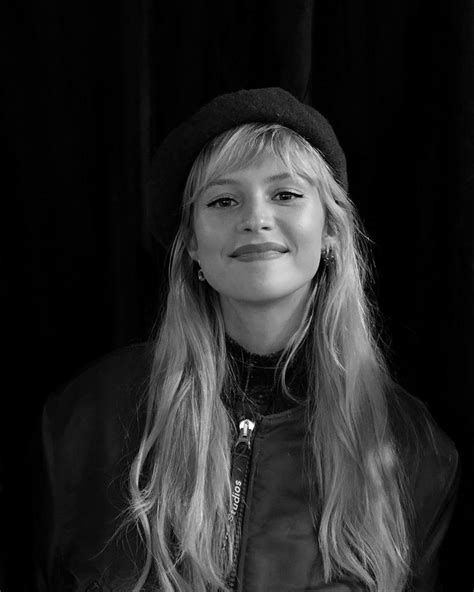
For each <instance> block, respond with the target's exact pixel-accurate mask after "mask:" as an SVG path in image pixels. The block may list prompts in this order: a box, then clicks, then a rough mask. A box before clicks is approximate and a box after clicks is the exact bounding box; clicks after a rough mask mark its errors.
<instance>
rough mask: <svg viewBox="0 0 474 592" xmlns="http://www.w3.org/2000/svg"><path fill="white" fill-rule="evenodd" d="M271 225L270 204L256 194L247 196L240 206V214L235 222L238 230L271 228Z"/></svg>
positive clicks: (247, 230)
mask: <svg viewBox="0 0 474 592" xmlns="http://www.w3.org/2000/svg"><path fill="white" fill-rule="evenodd" d="M273 226H274V220H273V214H272V209H271V205H270V204H267V203H266V202H265V200H264V199H263V198H262V197H259V196H257V195H255V196H251V197H249V198H248V199H247V200H246V202H245V206H244V207H243V208H242V215H241V218H240V220H239V221H238V224H237V227H238V230H239V232H258V231H259V230H271V229H272V228H273Z"/></svg>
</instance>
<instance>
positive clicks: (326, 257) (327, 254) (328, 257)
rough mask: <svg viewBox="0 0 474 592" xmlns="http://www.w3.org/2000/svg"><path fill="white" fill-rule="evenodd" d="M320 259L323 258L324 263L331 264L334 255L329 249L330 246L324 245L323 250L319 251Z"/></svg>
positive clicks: (334, 258) (333, 260)
mask: <svg viewBox="0 0 474 592" xmlns="http://www.w3.org/2000/svg"><path fill="white" fill-rule="evenodd" d="M321 259H322V260H323V262H324V264H325V265H328V266H329V265H332V264H333V263H334V262H335V260H336V257H335V256H334V253H333V251H332V249H331V247H326V248H325V249H324V250H323V251H321Z"/></svg>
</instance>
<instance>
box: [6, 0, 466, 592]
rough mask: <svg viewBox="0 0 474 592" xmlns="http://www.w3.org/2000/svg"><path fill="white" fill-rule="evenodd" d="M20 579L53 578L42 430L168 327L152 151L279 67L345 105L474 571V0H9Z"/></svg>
mask: <svg viewBox="0 0 474 592" xmlns="http://www.w3.org/2000/svg"><path fill="white" fill-rule="evenodd" d="M1 13H2V18H1V22H2V24H3V27H2V31H3V35H2V37H3V41H4V43H3V50H2V62H3V66H4V67H3V68H2V70H3V72H4V74H3V76H2V82H3V84H2V110H1V115H0V117H1V128H2V135H3V141H2V143H1V145H2V159H1V162H2V164H3V165H4V167H3V174H2V180H3V183H2V185H3V187H4V189H5V192H4V194H3V199H2V214H3V215H2V216H1V226H2V231H1V233H0V237H1V252H2V290H1V293H2V299H3V301H4V302H3V307H2V311H3V327H4V331H3V336H4V339H3V342H4V347H5V351H6V354H7V355H6V356H5V355H4V356H3V359H4V360H6V364H5V371H4V373H3V388H2V407H1V415H0V417H1V422H2V426H1V436H0V437H1V448H0V453H1V456H0V470H1V487H2V489H1V493H0V501H1V505H0V513H1V521H2V522H1V524H0V535H1V541H0V545H1V550H0V552H1V554H2V555H1V556H2V557H3V562H2V571H1V574H0V588H1V589H2V590H4V591H5V592H10V591H17V590H18V591H20V590H21V591H23V590H28V591H29V590H32V589H33V584H32V582H31V581H30V571H31V567H30V559H29V557H30V555H31V539H32V532H31V526H30V524H31V515H30V513H29V499H30V496H31V494H33V495H35V483H34V482H32V480H31V479H30V477H29V475H30V467H29V457H28V449H29V446H30V442H31V434H32V433H34V429H35V426H36V425H37V423H36V422H37V418H38V416H39V413H40V410H41V406H42V404H43V402H44V400H45V398H46V396H47V395H48V393H50V392H52V391H54V390H56V389H58V388H60V385H61V384H62V383H64V381H66V380H67V379H68V378H70V377H71V376H72V375H73V374H74V373H76V372H77V371H79V370H80V368H81V367H83V366H84V365H86V364H87V363H89V362H90V361H92V360H93V359H95V358H97V357H98V356H100V355H102V354H104V353H106V352H108V351H110V350H111V349H113V348H116V347H120V346H123V345H126V344H129V343H132V342H136V341H141V340H144V339H147V338H148V336H149V334H150V331H151V329H152V325H153V322H154V319H155V317H156V315H157V312H158V310H159V306H160V303H161V302H162V299H163V296H162V295H163V290H164V287H165V285H166V273H165V270H166V260H165V259H166V258H165V254H164V253H163V252H162V251H161V250H160V249H159V248H157V247H156V246H154V245H152V244H151V243H150V241H149V239H148V237H147V236H146V234H145V232H144V225H143V217H142V211H143V210H142V206H143V193H144V192H143V184H144V179H145V178H146V173H147V168H148V165H149V161H150V156H151V154H152V153H153V150H154V149H155V147H156V146H157V144H158V143H159V141H160V139H161V138H162V137H163V136H164V134H165V133H166V132H168V131H169V130H170V129H171V128H172V127H173V126H174V125H176V124H177V123H179V122H180V121H181V120H182V119H183V118H184V117H186V116H187V115H189V114H191V113H192V112H193V111H194V110H195V109H196V108H197V107H199V106H200V105H201V104H202V103H203V102H204V101H206V100H208V99H210V98H211V97H212V96H214V95H215V94H218V93H221V92H224V91H231V90H236V89H238V88H242V87H247V88H249V87H259V86H270V85H279V86H282V87H284V88H286V89H288V90H290V91H292V92H293V93H295V94H296V95H298V96H299V97H300V98H301V99H304V100H306V101H308V102H311V103H312V104H313V105H314V106H315V107H317V108H318V109H320V110H321V111H322V112H323V113H324V114H326V115H327V117H328V118H329V120H330V121H331V122H332V123H333V125H334V127H335V130H336V133H337V134H338V136H339V138H340V140H341V143H342V145H343V147H344V149H345V151H346V155H347V158H348V167H349V181H350V192H351V197H352V198H353V200H354V201H355V202H356V204H357V205H358V207H359V210H360V213H361V215H362V219H363V221H364V223H365V226H366V229H367V232H368V234H369V236H370V237H371V238H372V239H373V241H374V243H373V257H374V261H375V265H376V270H377V271H376V282H377V283H376V286H375V288H374V292H375V295H376V297H377V298H378V301H379V304H380V309H381V312H382V316H383V323H382V324H381V328H380V330H381V335H382V338H383V339H384V341H385V342H386V343H387V345H388V346H389V347H390V349H391V352H392V353H391V355H390V360H391V363H392V367H393V371H394V373H395V374H396V376H397V377H398V380H399V381H400V382H401V383H402V384H403V385H404V386H405V387H406V388H407V389H408V390H409V391H411V392H412V393H413V394H415V395H417V396H418V397H420V398H421V399H422V400H424V401H425V402H426V403H427V404H428V406H429V408H430V410H431V411H432V413H433V415H434V416H435V418H436V419H437V421H438V422H439V423H440V424H441V426H442V427H443V428H444V429H445V431H446V432H447V433H448V434H449V435H450V436H451V437H452V438H453V439H454V441H455V442H456V444H457V446H458V449H459V451H460V454H461V460H462V465H463V480H462V484H461V490H460V494H459V502H458V506H457V510H456V513H455V515H454V519H453V522H452V526H451V529H450V531H449V533H448V537H447V539H446V543H445V554H444V558H443V564H442V574H443V580H444V582H445V586H446V589H447V590H448V591H450V590H456V591H458V590H459V591H461V590H471V589H472V586H473V585H474V580H473V576H472V568H471V561H472V542H471V538H472V533H473V532H474V518H473V509H472V500H473V499H474V491H473V447H472V441H473V427H474V426H473V403H472V398H473V392H474V389H473V386H474V385H473V381H472V363H473V360H474V357H473V348H472V345H471V343H472V330H473V323H472V297H473V291H472V271H473V268H472V221H473V211H472V205H471V204H472V196H473V169H474V167H473V162H474V149H473V136H474V134H473V132H474V130H473V127H474V126H473V112H474V101H473V86H472V72H473V69H474V63H473V28H474V10H473V3H472V2H469V1H467V0H459V1H457V2H448V1H446V0H445V1H444V2H440V1H439V0H435V1H434V2H433V1H428V0H399V1H398V2H375V1H373V2H369V1H368V0H363V1H361V2H351V1H349V0H321V1H318V0H314V1H311V0H294V1H293V2H285V1H284V0H273V1H271V2H270V1H269V0H268V1H260V2H255V1H254V0H239V1H237V0H228V1H226V2H222V1H217V0H208V1H197V2H193V3H189V4H185V3H182V2H181V3H179V2H158V1H155V2H152V1H151V0H141V1H138V0H137V1H132V0H118V1H117V2H115V3H113V4H112V3H100V2H92V0H83V2H79V3H78V2H76V3H68V2H62V1H60V0H49V1H48V2H43V3H31V4H30V5H29V4H25V3H15V2H13V1H11V2H9V3H8V2H7V3H6V5H4V6H3V8H2V9H1Z"/></svg>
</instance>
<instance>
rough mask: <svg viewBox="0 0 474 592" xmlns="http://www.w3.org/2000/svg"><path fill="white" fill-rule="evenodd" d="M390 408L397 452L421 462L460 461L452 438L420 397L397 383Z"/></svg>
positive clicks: (409, 459) (448, 463)
mask: <svg viewBox="0 0 474 592" xmlns="http://www.w3.org/2000/svg"><path fill="white" fill-rule="evenodd" d="M388 409H389V420H390V426H391V429H392V432H393V435H394V438H395V442H396V445H397V448H398V452H399V454H401V455H402V457H405V458H406V461H407V462H409V463H410V462H411V463H415V465H418V464H421V462H427V461H428V460H429V459H430V458H432V459H436V462H437V463H441V464H443V465H444V464H445V465H447V466H452V465H455V464H456V463H457V461H458V453H457V450H456V447H455V445H454V443H453V441H452V440H451V438H449V436H448V435H447V434H446V433H445V432H444V431H443V430H442V429H441V427H440V426H439V425H438V424H437V422H436V421H435V420H434V418H433V416H432V415H431V413H430V411H429V410H428V407H427V406H426V404H425V403H423V402H422V401H421V400H420V399H418V398H416V397H414V396H413V395H410V394H409V393H408V392H407V391H406V390H405V389H404V388H402V387H401V386H399V385H394V386H393V387H392V388H391V389H390V391H389V394H388Z"/></svg>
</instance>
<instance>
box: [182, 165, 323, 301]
mask: <svg viewBox="0 0 474 592" xmlns="http://www.w3.org/2000/svg"><path fill="white" fill-rule="evenodd" d="M324 222H325V216H324V210H323V206H322V204H321V201H320V198H319V195H318V192H317V190H316V187H315V186H314V185H312V184H311V182H310V180H309V179H307V178H304V177H300V176H291V174H290V172H289V171H288V169H286V167H285V166H284V165H283V164H282V163H280V161H279V160H277V159H276V158H275V157H274V156H272V155H270V154H268V155H266V156H264V157H263V158H262V159H261V161H260V162H259V163H258V164H256V165H252V166H251V167H248V168H245V169H242V170H239V171H236V172H233V173H231V174H228V175H225V178H218V179H216V180H215V181H214V182H213V183H212V184H210V185H208V186H207V187H206V188H205V189H204V191H203V192H201V195H200V196H199V198H198V199H197V201H196V202H195V204H194V208H193V230H194V235H193V237H192V239H191V242H190V244H189V246H188V252H189V254H190V255H191V257H192V258H193V259H194V260H196V261H199V263H200V266H201V268H202V270H203V272H204V275H205V278H206V281H207V282H208V283H209V284H210V285H211V286H212V287H213V288H214V289H215V290H216V291H217V292H218V293H219V294H220V296H221V298H229V299H232V300H235V301H240V302H247V303H255V304H264V303H270V302H272V301H275V300H277V299H284V298H288V297H290V296H295V295H296V294H295V293H297V292H300V294H301V296H305V295H306V294H308V293H309V289H310V283H311V280H312V278H313V277H314V275H315V274H316V271H317V269H318V266H319V261H320V254H321V243H322V240H323V231H324ZM265 243H275V244H274V245H273V247H272V246H271V245H268V246H269V248H270V249H269V250H265V251H263V252H257V253H256V252H248V253H243V254H240V255H239V253H236V250H237V249H240V248H241V247H245V248H246V249H247V248H248V249H249V250H250V251H251V250H252V249H254V248H255V247H257V248H262V246H263V248H265V245H264V244H265ZM246 249H244V250H246Z"/></svg>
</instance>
